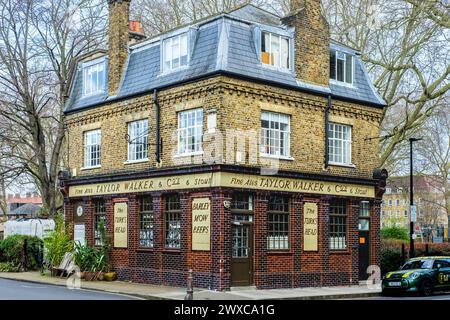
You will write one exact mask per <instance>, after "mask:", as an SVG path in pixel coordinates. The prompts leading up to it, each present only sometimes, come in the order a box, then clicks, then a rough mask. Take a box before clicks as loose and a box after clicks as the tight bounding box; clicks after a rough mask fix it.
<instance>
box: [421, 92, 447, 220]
mask: <svg viewBox="0 0 450 320" xmlns="http://www.w3.org/2000/svg"><path fill="white" fill-rule="evenodd" d="M417 135H418V136H421V137H422V138H423V140H421V141H419V142H418V143H417V145H416V151H415V153H416V155H417V158H418V162H419V166H418V167H419V168H418V169H419V172H420V173H422V174H423V175H427V176H429V178H430V179H431V183H432V184H433V187H434V189H435V190H436V194H437V196H436V197H435V198H434V199H425V201H426V202H427V203H429V205H431V206H433V210H438V211H442V212H445V213H446V216H447V217H450V104H449V101H448V99H447V100H444V99H442V101H440V103H439V105H438V107H437V109H436V111H435V113H434V114H433V115H432V116H430V118H429V119H428V120H427V122H426V123H425V125H424V126H423V127H422V128H421V130H420V131H419V132H418V133H417Z"/></svg>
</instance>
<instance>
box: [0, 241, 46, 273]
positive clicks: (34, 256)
mask: <svg viewBox="0 0 450 320" xmlns="http://www.w3.org/2000/svg"><path fill="white" fill-rule="evenodd" d="M25 239H26V240H27V248H26V249H27V266H26V267H27V269H30V270H37V269H38V268H39V267H40V248H41V245H42V240H41V239H39V238H38V237H35V236H25V235H12V236H9V237H7V238H6V239H4V240H2V241H1V242H0V252H1V254H0V255H1V257H2V261H3V262H7V263H10V264H12V265H13V266H14V267H17V269H18V268H19V267H20V266H21V265H22V258H23V257H22V255H23V249H24V241H25Z"/></svg>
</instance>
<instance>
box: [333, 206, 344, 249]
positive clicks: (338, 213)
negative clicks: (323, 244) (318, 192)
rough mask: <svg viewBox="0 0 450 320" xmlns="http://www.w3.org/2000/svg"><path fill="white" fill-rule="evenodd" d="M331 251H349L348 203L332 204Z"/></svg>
mask: <svg viewBox="0 0 450 320" xmlns="http://www.w3.org/2000/svg"><path fill="white" fill-rule="evenodd" d="M329 216H330V250H342V249H347V201H346V200H344V199H336V200H333V201H331V202H330V208H329Z"/></svg>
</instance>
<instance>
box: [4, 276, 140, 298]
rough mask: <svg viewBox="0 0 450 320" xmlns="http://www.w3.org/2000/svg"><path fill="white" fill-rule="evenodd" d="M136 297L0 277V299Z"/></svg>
mask: <svg viewBox="0 0 450 320" xmlns="http://www.w3.org/2000/svg"><path fill="white" fill-rule="evenodd" d="M136 299H137V298H136V297H132V296H128V295H121V294H114V293H109V292H101V291H91V290H85V289H81V290H71V289H68V288H66V287H62V286H54V285H47V284H41V283H31V282H24V281H16V280H7V279H0V300H136Z"/></svg>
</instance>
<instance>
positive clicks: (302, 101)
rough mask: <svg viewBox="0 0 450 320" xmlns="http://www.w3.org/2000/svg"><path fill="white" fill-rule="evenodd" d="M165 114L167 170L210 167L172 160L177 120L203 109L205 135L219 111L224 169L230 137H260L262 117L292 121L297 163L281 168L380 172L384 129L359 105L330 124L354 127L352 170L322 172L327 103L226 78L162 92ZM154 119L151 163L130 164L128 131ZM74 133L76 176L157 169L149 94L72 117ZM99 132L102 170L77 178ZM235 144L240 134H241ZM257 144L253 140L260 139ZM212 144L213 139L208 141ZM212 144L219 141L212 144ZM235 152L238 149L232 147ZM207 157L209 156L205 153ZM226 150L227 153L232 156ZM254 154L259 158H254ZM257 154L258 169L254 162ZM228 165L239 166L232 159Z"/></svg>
mask: <svg viewBox="0 0 450 320" xmlns="http://www.w3.org/2000/svg"><path fill="white" fill-rule="evenodd" d="M158 97H159V100H160V106H161V137H162V139H163V143H164V147H163V153H162V163H161V166H162V167H172V166H191V165H194V164H199V163H202V161H206V160H211V158H208V157H207V156H206V152H205V159H203V158H202V157H201V156H200V157H197V158H191V157H182V158H177V157H173V155H174V152H176V150H177V138H176V129H177V127H178V120H177V112H180V111H182V110H187V109H192V108H203V110H204V117H203V119H204V120H203V131H204V133H205V137H204V139H208V138H207V136H208V135H207V134H206V127H207V125H206V121H207V116H206V114H207V112H208V110H212V109H215V110H217V127H218V129H219V130H220V132H221V133H222V134H223V139H222V140H221V141H222V142H223V144H222V150H223V151H222V155H223V158H222V162H227V163H229V162H230V161H229V160H230V159H227V157H226V155H227V153H226V152H227V143H226V137H227V131H228V132H229V130H230V129H231V130H241V131H246V130H250V131H253V132H254V133H255V134H256V135H257V136H259V132H260V128H261V120H260V117H261V112H262V111H263V110H268V111H276V112H281V113H285V114H288V115H290V116H291V121H290V123H291V143H290V147H291V148H290V149H291V156H292V160H280V161H279V168H280V169H283V170H294V171H302V172H314V173H329V174H333V175H345V176H354V177H362V178H371V177H372V173H373V169H375V168H376V167H377V166H378V163H379V159H378V149H379V145H378V140H377V139H373V138H374V137H377V136H378V135H379V123H380V121H381V113H382V110H380V109H376V108H372V107H367V106H362V105H358V104H353V103H348V102H342V101H337V100H336V101H333V107H332V110H331V112H330V121H332V122H333V121H334V122H338V123H344V124H348V125H351V126H352V139H353V143H352V162H353V164H354V165H355V167H341V166H329V167H328V168H326V169H325V168H324V157H325V150H324V148H325V128H324V112H325V108H326V105H327V99H326V98H325V97H317V96H313V95H310V94H306V93H300V92H296V91H292V90H287V89H281V88H274V87H271V86H268V85H262V84H255V83H250V82H247V81H243V80H236V79H231V78H226V77H214V78H211V79H209V80H204V81H201V82H198V83H196V84H189V85H185V86H182V87H177V88H172V89H168V90H165V91H161V92H160V93H159V94H158ZM145 118H148V119H149V144H150V146H149V161H146V162H142V163H134V164H126V163H125V162H126V160H127V157H128V154H127V150H128V149H127V148H128V146H127V141H126V138H125V136H126V134H127V130H128V127H127V123H128V122H130V121H133V120H139V119H145ZM66 123H67V125H68V128H69V133H68V144H69V167H70V169H76V173H77V175H78V176H86V175H94V174H99V173H110V174H114V173H118V172H126V171H139V170H145V169H148V168H155V167H156V162H155V155H154V153H155V143H156V141H155V134H154V132H155V106H153V103H152V96H151V95H150V94H148V95H144V96H140V97H136V98H133V99H130V100H127V101H121V102H115V103H110V104H106V105H104V106H103V107H98V108H95V109H91V110H87V111H83V112H78V113H76V114H73V115H69V116H67V119H66ZM98 128H101V130H102V146H101V148H102V150H101V168H99V169H90V170H80V169H81V168H82V167H83V157H84V150H83V144H84V142H83V139H84V138H83V132H85V131H87V130H93V129H98ZM237 136H238V137H243V134H239V131H238V132H237ZM257 136H256V137H257ZM209 137H210V138H211V135H209ZM210 141H214V138H211V140H210ZM246 141H247V142H246V144H247V145H246V149H245V152H244V155H243V159H244V160H246V161H245V163H243V164H242V165H249V166H261V165H263V166H267V165H268V160H267V159H264V158H259V152H258V151H257V149H254V148H255V145H254V143H253V145H252V146H251V147H250V146H249V141H250V140H249V139H247V140H246ZM236 146H237V144H236V143H235V147H236ZM205 149H206V148H205ZM228 150H229V148H228ZM254 150H256V151H254ZM255 152H256V154H257V159H256V160H257V162H256V163H254V162H251V161H250V158H251V157H252V156H254V155H255ZM231 160H232V161H231V162H233V163H234V162H236V161H235V160H236V159H235V158H234V154H233V158H232V159H231Z"/></svg>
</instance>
